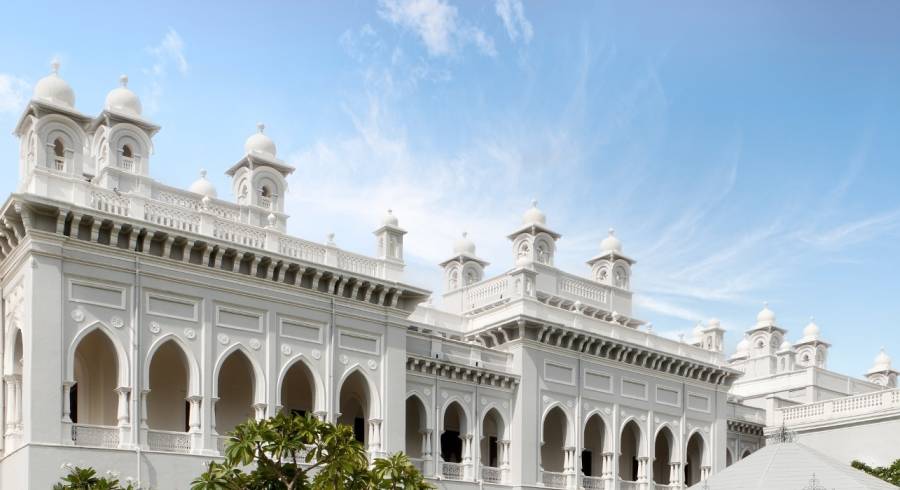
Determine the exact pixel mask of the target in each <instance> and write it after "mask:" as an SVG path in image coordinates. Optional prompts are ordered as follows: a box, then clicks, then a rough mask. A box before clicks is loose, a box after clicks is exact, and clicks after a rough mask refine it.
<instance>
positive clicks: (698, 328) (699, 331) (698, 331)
mask: <svg viewBox="0 0 900 490" xmlns="http://www.w3.org/2000/svg"><path fill="white" fill-rule="evenodd" d="M693 334H694V340H700V338H701V337H703V322H697V324H696V325H694V330H693Z"/></svg>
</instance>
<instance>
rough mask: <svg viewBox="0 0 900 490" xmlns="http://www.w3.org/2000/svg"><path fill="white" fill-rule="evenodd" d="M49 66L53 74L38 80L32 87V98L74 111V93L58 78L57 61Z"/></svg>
mask: <svg viewBox="0 0 900 490" xmlns="http://www.w3.org/2000/svg"><path fill="white" fill-rule="evenodd" d="M50 66H52V67H53V73H51V74H49V75H47V76H46V77H44V78H42V79H40V80H39V81H38V83H37V84H36V85H35V86H34V98H35V99H40V100H43V101H47V102H52V103H54V104H59V105H61V106H65V107H68V108H70V109H74V108H75V91H74V90H72V87H70V86H69V84H68V83H66V81H65V80H63V79H62V78H61V77H60V76H59V61H56V60H54V61H53V63H51V64H50Z"/></svg>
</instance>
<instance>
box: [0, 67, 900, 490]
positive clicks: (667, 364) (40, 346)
mask: <svg viewBox="0 0 900 490" xmlns="http://www.w3.org/2000/svg"><path fill="white" fill-rule="evenodd" d="M57 71H58V66H55V67H54V70H53V73H52V74H50V75H49V76H47V77H46V78H44V79H42V80H41V81H40V82H39V83H38V84H37V85H36V87H35V92H34V96H33V98H32V99H31V101H30V102H29V103H28V105H27V107H26V108H25V109H24V111H23V113H22V116H21V118H20V119H19V121H18V124H17V125H16V128H15V135H16V137H18V138H19V141H20V153H19V155H18V163H19V175H20V179H19V184H18V187H17V190H16V192H15V193H14V194H12V195H11V196H10V197H9V199H8V200H7V201H6V203H5V204H4V205H3V207H2V209H0V293H2V321H3V324H2V331H0V332H2V342H0V346H2V347H0V349H2V350H0V358H2V369H3V371H2V374H3V386H4V389H3V390H2V393H0V400H2V407H3V411H2V428H3V437H2V438H0V487H2V488H10V489H18V488H23V489H24V488H36V489H37V488H49V487H51V486H52V484H53V483H54V482H56V481H58V479H59V477H60V476H61V475H62V474H63V470H61V469H60V468H61V465H64V464H67V463H69V464H76V465H89V466H93V467H95V468H97V469H98V470H100V471H106V470H110V471H115V472H116V473H118V474H119V475H120V476H121V477H122V478H123V479H124V478H126V477H129V478H132V479H135V480H137V481H140V482H142V483H143V484H144V485H146V486H149V487H151V488H157V489H186V488H189V483H190V481H191V479H192V478H194V477H196V476H197V475H198V474H199V473H201V472H202V471H203V465H204V463H205V462H206V461H209V460H210V459H212V458H217V457H219V456H220V455H221V453H222V450H223V441H224V436H225V434H227V432H228V431H229V430H231V428H233V427H234V426H235V425H236V424H238V423H240V422H241V421H243V420H246V419H247V418H250V417H256V418H262V417H267V416H272V415H274V414H276V413H278V412H280V411H290V412H295V413H312V414H315V415H316V416H318V417H321V418H323V419H326V420H329V421H333V422H340V423H345V424H348V425H351V426H352V427H353V429H354V432H355V433H356V436H357V438H358V439H359V440H360V441H362V442H363V443H364V445H365V447H366V448H367V449H368V452H369V454H370V455H371V456H373V457H377V456H381V455H385V454H388V453H392V452H396V451H405V452H407V453H408V454H409V455H410V456H411V457H412V458H413V460H414V462H415V464H416V465H417V466H418V467H419V468H420V469H421V470H422V471H423V472H424V474H425V475H426V476H428V477H429V478H430V479H432V481H434V482H435V483H438V484H439V485H440V488H459V489H475V488H498V489H500V488H504V489H505V488H516V489H525V488H586V489H606V490H612V489H623V490H631V489H641V490H647V489H652V488H656V489H680V488H685V487H687V486H690V485H693V484H696V483H699V482H701V481H702V480H704V479H705V478H706V477H708V476H709V475H710V474H712V473H715V472H717V471H719V470H721V469H723V468H725V467H726V466H727V465H730V464H732V463H733V462H736V461H738V460H739V459H741V458H742V457H744V456H746V455H747V454H749V453H751V452H752V451H754V450H756V449H758V448H759V447H761V446H762V445H763V444H764V443H765V432H766V430H767V429H766V423H767V419H771V418H772V416H773V415H772V414H773V413H775V412H776V411H778V410H781V409H783V408H785V407H794V406H800V405H802V404H805V403H810V402H818V401H821V400H824V399H830V398H838V397H845V396H850V395H858V394H864V393H875V392H878V393H881V392H882V391H883V390H885V388H892V387H896V376H897V372H896V371H894V370H893V369H892V368H891V366H890V359H888V358H886V355H885V359H881V360H880V361H878V362H876V368H877V369H875V368H873V371H871V372H870V373H869V375H868V379H854V378H850V377H846V376H840V375H837V374H836V373H831V372H830V371H828V370H827V369H826V365H825V360H826V359H827V349H828V343H827V342H824V341H823V340H822V339H821V338H820V334H819V330H818V327H815V324H813V323H811V325H812V327H807V329H806V330H805V331H804V337H803V338H802V339H801V340H800V341H798V342H796V343H795V344H790V343H787V342H785V341H784V338H785V335H786V330H785V329H783V328H781V327H779V326H778V325H777V323H776V322H775V316H774V313H772V312H771V310H769V309H768V307H766V308H765V309H764V310H763V311H762V312H760V314H759V316H758V318H757V322H756V324H755V325H754V326H753V327H752V328H751V329H750V331H748V335H747V338H746V340H745V341H743V342H742V343H741V345H740V346H739V348H738V352H737V353H736V354H735V355H733V356H731V357H730V358H726V357H725V354H724V352H723V341H724V332H725V331H724V329H723V328H722V327H721V325H720V324H719V323H718V322H717V321H715V320H712V321H709V322H708V323H707V324H705V325H698V326H697V328H696V329H695V331H694V336H693V338H691V339H687V340H684V339H682V340H672V339H668V338H665V337H662V336H659V335H657V334H655V333H654V332H653V330H652V328H651V327H650V326H649V325H647V324H646V323H645V322H642V321H641V320H640V319H638V318H635V317H634V316H633V313H632V291H631V276H632V273H633V272H634V269H635V268H636V261H635V260H634V259H633V258H632V257H629V256H628V255H626V254H625V253H624V248H623V246H622V243H621V242H620V240H619V239H618V238H617V237H616V236H615V234H614V232H613V231H612V230H610V232H609V236H608V237H607V238H606V239H605V240H603V242H602V243H601V244H600V247H599V249H598V252H597V255H596V256H595V257H593V258H590V259H589V260H587V264H586V267H585V270H584V271H583V274H573V273H570V272H566V271H563V270H561V269H559V268H557V267H556V266H555V265H554V256H555V254H556V251H557V242H558V240H559V239H560V237H561V235H560V233H558V231H556V230H554V229H553V228H552V227H551V226H550V221H549V220H548V219H547V217H546V216H545V215H544V213H543V212H541V211H540V210H539V209H538V207H537V204H536V203H534V204H533V205H532V206H531V207H530V208H529V209H528V210H526V211H525V213H524V214H523V216H522V220H521V222H520V223H518V224H516V223H511V224H510V230H509V235H508V238H509V241H510V253H511V254H512V257H513V263H514V264H515V266H514V267H513V268H512V269H510V270H507V271H505V272H503V273H502V274H499V275H497V276H494V277H486V276H485V273H484V271H485V267H486V266H487V265H488V262H487V261H486V260H485V259H484V258H482V257H480V256H478V255H477V253H476V247H475V244H474V243H473V242H472V241H471V240H470V239H469V238H468V237H467V236H466V235H465V234H463V236H462V237H461V238H460V239H459V240H458V241H457V242H456V243H455V244H454V245H453V248H452V251H451V253H448V258H447V260H445V261H444V262H442V263H441V264H440V267H441V268H442V269H443V271H444V276H443V277H444V292H443V296H442V300H441V301H440V304H439V306H438V305H435V304H433V303H432V302H431V301H430V299H429V298H430V296H431V292H430V291H427V290H425V289H423V288H421V287H418V286H416V285H414V284H409V283H408V282H407V281H406V280H405V279H404V250H403V242H404V235H405V234H406V233H407V232H406V230H404V229H403V228H401V226H400V222H399V220H398V217H397V216H395V215H394V214H393V213H392V212H390V211H388V212H387V213H386V215H385V216H384V218H383V220H382V221H381V222H380V223H378V224H377V226H375V230H374V232H373V233H374V244H373V245H374V249H375V250H376V252H375V254H374V255H373V256H363V255H359V254H356V253H351V252H349V251H346V250H343V249H341V248H340V247H338V246H337V245H336V244H335V243H334V242H333V240H329V241H328V242H326V243H315V242H311V241H307V240H303V239H300V238H297V237H293V236H290V235H288V234H287V233H286V232H285V230H286V225H287V220H288V215H287V214H285V207H284V195H285V192H286V178H287V177H288V176H289V175H290V174H291V172H292V171H293V170H294V169H293V168H292V167H291V166H290V165H289V164H288V163H286V162H284V161H283V160H281V159H279V158H278V153H277V149H276V145H275V143H274V142H273V141H272V140H271V139H270V138H269V137H268V136H267V135H266V134H265V132H264V128H263V126H262V125H260V126H259V128H258V131H257V132H256V133H254V134H253V135H251V136H250V137H249V138H248V139H247V141H246V143H245V145H244V151H243V153H242V154H236V155H235V157H236V163H234V164H233V165H232V166H231V167H230V168H228V170H227V175H229V176H230V177H232V182H233V184H232V195H233V196H236V197H235V200H234V201H229V200H225V199H222V198H219V196H218V194H217V192H216V189H215V188H214V186H213V185H212V184H211V183H210V182H209V181H208V180H207V179H206V178H205V175H206V174H205V173H201V176H200V178H199V179H198V180H197V181H196V182H195V183H194V184H193V185H191V187H190V188H189V189H187V190H183V189H177V188H174V187H170V186H167V185H165V184H162V183H159V182H157V181H155V180H154V179H152V178H151V177H150V166H151V163H152V158H151V157H152V155H153V151H154V145H153V137H154V135H155V134H156V133H157V132H158V131H159V130H160V127H159V126H157V125H156V124H154V123H153V122H151V121H149V120H147V119H146V118H144V117H143V115H142V107H141V103H140V100H139V99H138V97H137V96H136V95H135V94H134V93H133V92H132V91H131V90H129V89H128V87H127V78H124V77H123V79H122V83H121V86H120V87H118V88H115V89H113V90H112V91H111V92H110V93H109V95H108V96H107V98H106V103H105V105H104V107H103V109H102V110H101V111H100V112H99V114H98V115H87V114H84V113H82V112H80V111H79V110H78V109H76V106H75V95H74V91H73V90H72V88H71V87H70V86H69V85H68V84H67V83H66V82H65V81H64V80H63V79H62V78H61V77H60V76H59V74H58V73H57ZM813 327H815V328H813ZM879 362H880V364H879ZM886 393H896V390H894V391H887V392H886ZM879 396H881V395H879ZM890 396H892V395H884V397H885V400H892V398H890ZM778 413H780V412H778ZM770 422H771V420H770ZM770 428H771V426H770Z"/></svg>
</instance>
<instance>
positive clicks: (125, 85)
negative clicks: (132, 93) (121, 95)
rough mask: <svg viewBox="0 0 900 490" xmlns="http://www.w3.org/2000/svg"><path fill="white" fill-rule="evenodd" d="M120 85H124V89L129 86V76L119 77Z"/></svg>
mask: <svg viewBox="0 0 900 490" xmlns="http://www.w3.org/2000/svg"><path fill="white" fill-rule="evenodd" d="M119 83H120V84H122V86H123V87H127V86H128V75H121V76H119Z"/></svg>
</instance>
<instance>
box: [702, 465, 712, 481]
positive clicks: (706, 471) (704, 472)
mask: <svg viewBox="0 0 900 490" xmlns="http://www.w3.org/2000/svg"><path fill="white" fill-rule="evenodd" d="M711 471H712V467H710V466H703V467H701V468H700V481H706V480H708V479H709V474H710V472H711Z"/></svg>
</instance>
